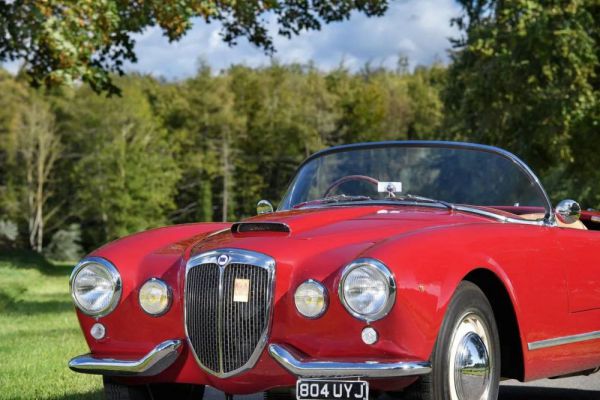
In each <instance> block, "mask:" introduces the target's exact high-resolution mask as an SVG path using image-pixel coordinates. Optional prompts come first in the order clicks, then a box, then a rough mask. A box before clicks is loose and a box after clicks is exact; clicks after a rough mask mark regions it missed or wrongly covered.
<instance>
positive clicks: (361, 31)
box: [5, 0, 460, 79]
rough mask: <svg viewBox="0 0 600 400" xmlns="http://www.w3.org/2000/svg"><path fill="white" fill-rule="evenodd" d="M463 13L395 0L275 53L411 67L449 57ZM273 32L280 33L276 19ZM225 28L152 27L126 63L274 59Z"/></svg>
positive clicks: (325, 63) (138, 67) (169, 74)
mask: <svg viewBox="0 0 600 400" xmlns="http://www.w3.org/2000/svg"><path fill="white" fill-rule="evenodd" d="M459 12H460V8H459V5H458V4H457V3H456V2H455V0H396V1H393V0H392V1H391V2H390V8H389V10H388V12H387V13H386V15H385V16H383V17H381V18H367V17H365V16H364V15H362V14H358V13H357V14H355V15H353V17H352V18H351V19H350V20H349V21H344V22H340V23H333V24H329V25H324V26H323V28H322V30H321V31H318V32H315V31H310V32H304V33H302V34H301V35H300V36H297V37H293V38H292V39H289V40H288V39H287V38H285V37H281V36H277V35H275V36H274V43H275V48H276V49H277V53H276V55H275V57H276V58H277V59H278V60H279V61H281V62H283V63H290V62H299V63H306V62H308V61H313V62H314V63H315V65H317V66H318V67H319V68H323V69H326V70H328V69H332V68H335V67H337V66H338V65H339V64H340V62H342V60H343V62H344V64H345V66H346V67H348V68H351V69H358V68H360V67H361V66H363V65H364V64H365V63H367V62H371V64H372V65H376V66H378V65H384V66H387V67H390V68H394V67H395V65H396V61H397V58H398V56H399V55H400V54H402V55H404V56H407V57H408V58H409V60H410V62H411V67H413V66H415V65H417V64H431V63H432V62H433V61H435V60H447V54H446V51H447V49H448V48H449V46H450V44H449V42H448V38H449V37H452V36H457V34H458V32H457V31H456V29H455V28H453V27H451V26H450V19H451V18H452V17H454V16H456V15H458V14H459ZM271 31H272V32H273V33H275V32H276V28H275V24H274V22H273V21H271ZM219 32H220V25H219V24H216V23H212V24H206V23H205V22H204V21H203V20H200V19H199V20H197V21H196V22H195V24H194V27H193V28H192V29H191V31H190V32H188V33H187V35H186V36H185V37H184V38H183V39H182V40H180V41H178V42H174V43H169V42H168V40H167V39H166V38H165V37H164V36H163V35H162V32H161V31H160V29H159V28H150V29H147V30H146V31H145V32H143V33H141V34H139V35H138V36H137V37H136V40H137V44H136V52H137V55H138V62H137V63H136V64H127V65H126V68H127V70H129V71H140V72H143V73H150V74H152V75H155V76H162V77H166V78H168V79H180V78H186V77H189V76H192V75H194V73H195V72H196V70H197V67H198V62H199V60H200V59H202V60H204V61H206V62H208V64H209V65H210V66H211V67H213V68H214V69H215V70H221V69H226V68H228V67H229V66H230V65H232V64H245V65H249V66H260V65H266V64H268V63H269V62H270V60H269V57H267V56H266V55H265V54H264V53H263V52H262V50H260V49H258V48H256V47H255V46H253V45H251V44H249V43H248V42H247V41H245V40H243V39H241V40H239V44H238V45H237V46H234V47H229V46H228V45H227V44H226V43H224V42H223V41H222V39H221V37H220V34H219ZM5 66H6V64H5ZM11 67H12V68H13V69H14V66H11Z"/></svg>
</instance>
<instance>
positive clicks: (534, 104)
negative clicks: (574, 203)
mask: <svg viewBox="0 0 600 400" xmlns="http://www.w3.org/2000/svg"><path fill="white" fill-rule="evenodd" d="M461 3H462V4H463V6H464V9H465V16H464V17H463V18H459V19H458V20H456V21H455V22H457V23H458V26H459V27H461V28H462V29H463V32H464V35H463V37H462V38H461V39H460V40H456V41H455V45H456V49H455V50H456V51H455V53H454V56H453V63H452V65H451V67H450V70H449V74H448V79H447V82H448V85H447V87H446V89H445V105H446V116H447V120H448V126H449V128H450V130H451V132H452V133H453V136H454V137H455V138H463V139H465V138H466V139H469V140H472V141H475V142H481V143H486V144H492V145H499V146H503V147H505V148H508V149H509V150H512V151H513V152H515V153H517V154H519V155H520V156H521V157H523V158H524V159H526V160H527V161H528V162H529V163H530V164H531V165H532V166H533V167H534V169H535V170H536V171H538V172H540V173H542V175H544V176H547V177H548V179H549V182H550V183H551V185H550V187H551V189H552V191H553V195H554V196H555V197H558V196H559V195H567V193H568V192H570V193H571V194H570V196H575V195H579V197H580V198H582V199H584V200H588V201H590V202H591V203H592V204H594V205H597V204H598V199H599V198H598V197H595V200H594V199H593V198H592V197H590V196H589V195H586V194H585V193H586V192H590V190H591V189H592V187H593V186H590V185H589V183H588V186H587V188H586V187H577V186H576V185H567V186H569V187H567V186H565V184H566V182H570V183H573V182H576V181H575V179H577V178H574V176H573V175H572V174H571V173H572V172H577V174H578V175H579V176H581V173H582V171H585V172H584V173H585V174H588V176H586V177H585V178H584V179H585V180H586V181H587V182H591V179H590V178H591V176H590V175H589V173H590V171H594V174H596V177H597V172H596V171H598V168H597V165H598V164H597V162H598V158H597V156H596V155H594V154H591V153H592V152H590V150H589V149H591V148H594V147H595V144H596V145H597V144H598V143H599V141H598V133H597V130H598V101H599V97H598V87H599V86H598V72H599V65H600V64H599V61H600V55H599V49H600V42H599V41H598V32H599V29H600V21H599V15H600V12H599V11H600V10H599V6H598V2H597V1H595V0H551V1H545V2H539V1H532V0H504V1H495V0H475V1H467V0H464V1H461ZM595 163H596V164H595ZM594 165H596V167H594ZM575 166H579V168H573V167H575ZM579 183H582V182H579ZM594 186H595V185H594ZM569 189H574V190H575V193H573V191H572V190H569ZM596 196H597V195H596Z"/></svg>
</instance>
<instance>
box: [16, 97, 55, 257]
mask: <svg viewBox="0 0 600 400" xmlns="http://www.w3.org/2000/svg"><path fill="white" fill-rule="evenodd" d="M17 141H18V145H17V146H18V149H19V150H18V159H19V160H20V161H22V163H20V164H21V166H22V168H23V173H24V175H25V183H26V185H25V186H24V189H25V196H26V198H27V208H26V210H27V225H28V227H29V245H30V246H31V248H32V249H34V250H35V251H37V252H41V251H42V249H43V244H44V227H45V225H46V223H47V222H48V219H49V218H51V217H52V216H53V215H54V214H55V213H56V212H58V211H59V209H60V207H58V206H57V207H56V208H54V209H52V210H51V211H50V212H46V211H47V210H46V205H47V202H48V199H49V196H50V192H49V191H48V181H49V179H50V177H51V175H50V174H51V173H52V170H53V168H54V165H55V162H56V160H57V158H58V157H59V156H60V152H61V143H60V140H59V137H58V135H57V134H56V131H55V127H54V116H53V115H52V114H51V112H50V110H49V107H48V106H47V105H46V104H44V103H42V102H40V101H39V100H33V101H32V102H31V103H30V104H28V106H27V107H26V108H25V110H24V112H23V113H22V114H21V119H20V124H19V127H18V136H17Z"/></svg>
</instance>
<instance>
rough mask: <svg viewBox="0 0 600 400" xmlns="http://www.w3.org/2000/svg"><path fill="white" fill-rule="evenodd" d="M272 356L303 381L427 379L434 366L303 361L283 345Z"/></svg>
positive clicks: (272, 349)
mask: <svg viewBox="0 0 600 400" xmlns="http://www.w3.org/2000/svg"><path fill="white" fill-rule="evenodd" d="M269 354H271V357H273V358H274V359H275V361H277V362H278V363H279V364H281V366H282V367H283V368H285V369H286V370H288V371H289V372H291V373H292V374H293V375H295V376H298V377H302V378H343V377H354V378H398V377H403V376H417V375H426V374H429V373H430V372H431V363H429V362H425V361H413V362H410V361H406V362H389V363H388V362H379V361H363V362H349V361H342V360H329V361H322V360H304V359H302V357H301V356H299V355H298V353H297V352H296V351H295V350H293V349H292V348H291V347H289V346H286V345H280V344H271V345H270V346H269Z"/></svg>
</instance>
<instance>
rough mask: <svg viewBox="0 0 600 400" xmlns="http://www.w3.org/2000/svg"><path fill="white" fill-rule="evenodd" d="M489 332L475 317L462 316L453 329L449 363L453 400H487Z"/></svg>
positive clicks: (490, 374)
mask: <svg viewBox="0 0 600 400" xmlns="http://www.w3.org/2000/svg"><path fill="white" fill-rule="evenodd" d="M489 337H490V335H489V330H488V327H487V325H486V324H485V323H484V322H483V321H482V319H481V318H480V317H479V316H478V315H476V314H472V313H471V314H467V315H465V316H464V317H463V318H462V319H461V320H460V322H459V323H458V325H457V326H456V328H455V329H454V332H453V336H452V340H451V342H450V343H451V345H450V346H451V347H450V363H449V366H450V368H449V380H450V381H449V384H450V385H449V386H450V396H451V398H452V400H486V399H487V398H488V395H489V392H490V386H491V376H492V365H493V364H492V360H491V356H490V352H489V348H490V343H489Z"/></svg>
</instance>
